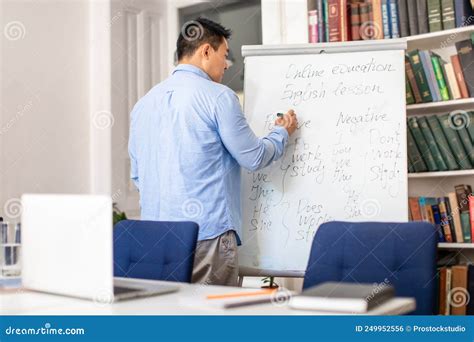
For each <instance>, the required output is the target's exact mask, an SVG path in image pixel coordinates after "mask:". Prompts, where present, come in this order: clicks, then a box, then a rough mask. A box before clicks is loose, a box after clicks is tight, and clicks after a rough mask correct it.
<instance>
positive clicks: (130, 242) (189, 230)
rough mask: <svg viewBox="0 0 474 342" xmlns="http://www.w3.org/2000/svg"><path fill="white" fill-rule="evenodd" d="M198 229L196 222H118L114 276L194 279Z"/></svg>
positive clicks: (115, 230)
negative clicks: (192, 276) (193, 271)
mask: <svg viewBox="0 0 474 342" xmlns="http://www.w3.org/2000/svg"><path fill="white" fill-rule="evenodd" d="M198 230H199V226H198V225H197V224H196V223H194V222H155V221H134V220H125V221H120V222H118V223H117V224H116V225H115V227H114V276H116V277H129V278H141V279H153V280H168V281H178V282H188V283H189V282H191V275H192V270H193V262H194V251H195V249H196V243H197V236H198Z"/></svg>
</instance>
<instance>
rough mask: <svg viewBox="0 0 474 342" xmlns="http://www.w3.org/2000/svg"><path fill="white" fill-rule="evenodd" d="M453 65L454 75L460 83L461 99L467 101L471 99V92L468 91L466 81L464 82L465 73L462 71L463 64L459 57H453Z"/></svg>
mask: <svg viewBox="0 0 474 342" xmlns="http://www.w3.org/2000/svg"><path fill="white" fill-rule="evenodd" d="M451 63H452V64H453V69H454V74H455V76H456V80H457V82H458V87H459V91H460V92H461V97H462V98H463V99H466V98H468V97H469V91H468V90H467V85H466V81H465V80H464V73H463V71H462V67H461V62H460V60H459V56H458V55H453V56H451Z"/></svg>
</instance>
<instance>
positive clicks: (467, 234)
mask: <svg viewBox="0 0 474 342" xmlns="http://www.w3.org/2000/svg"><path fill="white" fill-rule="evenodd" d="M459 214H460V215H461V227H462V235H463V237H464V242H465V243H471V223H470V222H469V211H462V212H460V213H459Z"/></svg>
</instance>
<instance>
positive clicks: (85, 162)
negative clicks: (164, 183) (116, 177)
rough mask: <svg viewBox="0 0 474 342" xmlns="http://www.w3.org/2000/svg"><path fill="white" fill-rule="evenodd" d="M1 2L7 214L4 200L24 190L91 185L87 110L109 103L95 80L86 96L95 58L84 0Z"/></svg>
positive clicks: (77, 189) (74, 189)
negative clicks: (100, 97)
mask: <svg viewBox="0 0 474 342" xmlns="http://www.w3.org/2000/svg"><path fill="white" fill-rule="evenodd" d="M102 4H103V2H102ZM1 6H2V12H1V16H2V20H3V25H2V27H1V29H2V33H3V31H4V30H5V33H6V34H2V36H1V40H2V51H1V55H2V57H1V58H2V63H1V70H0V72H1V98H2V99H3V103H2V111H1V112H2V113H1V117H0V120H1V121H0V145H1V157H0V162H1V165H0V172H1V175H2V177H1V184H0V189H1V190H0V205H1V206H0V212H2V213H3V214H5V211H4V209H6V208H4V204H5V203H6V202H7V201H8V200H11V199H14V198H18V197H20V196H21V194H22V193H25V192H54V193H87V192H91V191H92V190H93V189H92V184H93V182H92V180H91V178H92V177H93V172H91V164H92V163H94V160H93V159H92V153H91V150H92V149H93V148H94V146H91V137H93V136H94V134H93V133H92V129H91V124H92V122H91V118H92V117H94V113H91V109H93V108H94V106H97V108H103V109H104V110H107V109H108V108H107V101H105V102H103V103H101V101H100V100H98V99H97V96H101V95H102V94H101V93H100V91H99V88H100V86H96V89H95V90H96V91H98V92H99V93H98V94H97V93H96V95H95V97H94V95H93V94H94V92H92V95H91V89H92V88H91V84H95V83H94V82H93V80H92V79H91V77H93V73H91V70H92V71H93V70H94V69H91V65H90V63H91V61H94V60H98V59H97V58H96V57H93V50H92V49H91V35H90V31H89V30H90V24H91V22H90V18H91V13H92V12H91V8H90V3H89V2H88V1H84V0H82V1H81V0H70V1H64V0H37V1H24V0H20V1H18V0H3V1H2V2H1ZM94 58H96V59H94ZM99 60H100V58H99ZM98 69H100V66H99V67H97V68H96V70H98ZM100 148H101V147H100V146H99V149H100ZM96 159H97V158H96Z"/></svg>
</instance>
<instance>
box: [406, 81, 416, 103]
mask: <svg viewBox="0 0 474 342" xmlns="http://www.w3.org/2000/svg"><path fill="white" fill-rule="evenodd" d="M405 98H406V101H407V104H414V103H415V98H414V97H413V92H412V90H411V87H410V82H408V77H405Z"/></svg>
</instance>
